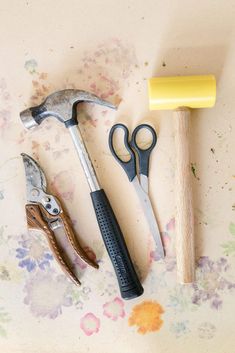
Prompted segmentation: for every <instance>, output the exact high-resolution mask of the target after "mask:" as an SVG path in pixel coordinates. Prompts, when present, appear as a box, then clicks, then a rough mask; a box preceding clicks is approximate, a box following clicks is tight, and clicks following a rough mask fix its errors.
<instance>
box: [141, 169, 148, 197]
mask: <svg viewBox="0 0 235 353" xmlns="http://www.w3.org/2000/svg"><path fill="white" fill-rule="evenodd" d="M140 185H141V187H142V189H143V190H144V192H145V193H146V194H148V192H149V181H148V177H147V176H146V175H144V174H140Z"/></svg>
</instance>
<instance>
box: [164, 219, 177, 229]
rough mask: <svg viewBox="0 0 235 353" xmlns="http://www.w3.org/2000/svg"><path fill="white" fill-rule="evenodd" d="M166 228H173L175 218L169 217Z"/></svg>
mask: <svg viewBox="0 0 235 353" xmlns="http://www.w3.org/2000/svg"><path fill="white" fill-rule="evenodd" d="M166 230H167V231H171V230H175V218H171V219H170V221H169V222H168V223H167V225H166Z"/></svg>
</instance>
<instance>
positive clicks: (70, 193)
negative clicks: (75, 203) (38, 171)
mask: <svg viewBox="0 0 235 353" xmlns="http://www.w3.org/2000/svg"><path fill="white" fill-rule="evenodd" d="M51 187H52V189H53V190H54V191H55V193H56V194H57V195H59V196H61V198H63V199H64V200H66V201H72V200H73V197H74V192H75V183H74V179H73V177H72V175H71V172H69V171H67V170H64V171H61V172H60V173H58V174H56V175H55V177H54V178H53V180H52V182H51Z"/></svg>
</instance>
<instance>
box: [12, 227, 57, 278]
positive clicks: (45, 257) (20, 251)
mask: <svg viewBox="0 0 235 353" xmlns="http://www.w3.org/2000/svg"><path fill="white" fill-rule="evenodd" d="M18 244H19V247H18V248H17V249H16V257H17V259H19V263H18V266H19V267H21V268H25V269H26V270H27V271H28V272H31V271H33V270H36V269H41V270H46V269H47V268H48V267H50V262H51V261H52V260H53V256H52V254H51V252H50V251H49V249H48V246H46V245H45V242H43V241H42V237H39V236H38V234H37V232H33V231H31V232H30V236H29V234H27V235H22V236H21V239H20V240H19V241H18Z"/></svg>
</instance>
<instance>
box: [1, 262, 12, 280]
mask: <svg viewBox="0 0 235 353" xmlns="http://www.w3.org/2000/svg"><path fill="white" fill-rule="evenodd" d="M10 279H11V277H10V274H9V271H8V269H7V268H6V266H0V280H2V281H10Z"/></svg>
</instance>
